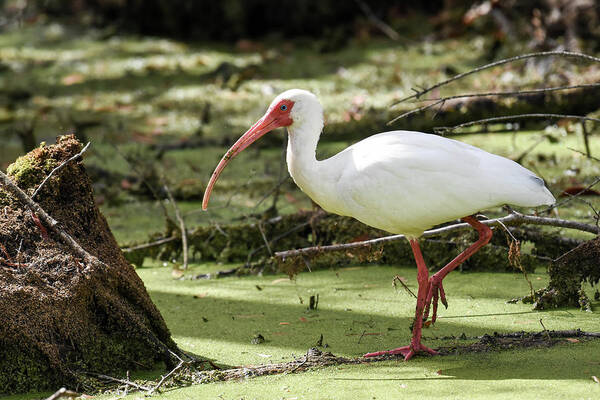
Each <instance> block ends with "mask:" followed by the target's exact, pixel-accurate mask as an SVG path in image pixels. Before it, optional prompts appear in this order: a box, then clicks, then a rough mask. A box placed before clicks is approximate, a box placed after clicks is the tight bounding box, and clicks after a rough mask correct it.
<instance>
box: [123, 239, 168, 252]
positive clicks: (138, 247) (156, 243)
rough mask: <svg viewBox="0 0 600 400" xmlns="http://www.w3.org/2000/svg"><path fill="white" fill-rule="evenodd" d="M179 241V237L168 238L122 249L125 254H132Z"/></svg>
mask: <svg viewBox="0 0 600 400" xmlns="http://www.w3.org/2000/svg"><path fill="white" fill-rule="evenodd" d="M177 239H178V237H177V236H170V237H167V238H162V239H158V240H156V241H154V242H149V243H142V244H138V245H136V246H132V247H125V248H122V249H121V251H122V252H124V253H131V252H132V251H136V250H143V249H147V248H150V247H155V246H160V245H162V244H165V243H170V242H172V241H174V240H177Z"/></svg>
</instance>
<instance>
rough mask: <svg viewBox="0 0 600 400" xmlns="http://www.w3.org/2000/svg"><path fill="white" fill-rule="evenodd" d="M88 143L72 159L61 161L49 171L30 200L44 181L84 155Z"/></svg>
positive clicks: (88, 145)
mask: <svg viewBox="0 0 600 400" xmlns="http://www.w3.org/2000/svg"><path fill="white" fill-rule="evenodd" d="M90 143H91V142H88V143H87V144H86V145H85V146H83V149H81V151H80V152H79V153H77V154H75V155H74V156H73V157H71V158H69V159H68V160H65V161H63V162H62V163H60V165H59V166H58V167H56V168H54V169H53V170H52V171H50V173H49V174H48V176H46V177H45V178H44V180H43V181H42V183H40V184H39V185H38V187H37V188H36V189H35V191H34V192H33V194H32V195H31V198H32V199H33V198H34V197H35V195H36V194H38V192H39V191H40V189H41V188H42V187H43V186H44V184H45V183H46V181H48V179H50V177H51V176H52V175H54V174H55V173H57V172H58V171H60V170H61V169H63V168H64V167H65V166H66V165H67V164H68V163H70V162H71V161H74V160H77V159H78V158H79V157H81V156H82V155H83V153H85V151H86V150H87V149H88V147H90Z"/></svg>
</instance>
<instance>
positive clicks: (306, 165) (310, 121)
mask: <svg viewBox="0 0 600 400" xmlns="http://www.w3.org/2000/svg"><path fill="white" fill-rule="evenodd" d="M322 130H323V113H322V111H321V112H317V113H314V114H313V115H311V118H307V119H306V120H304V121H301V123H295V124H294V125H292V126H291V127H289V128H288V147H287V164H288V171H289V172H290V175H291V176H292V178H293V179H294V182H296V184H297V185H298V186H299V187H300V189H302V191H304V192H305V193H306V194H308V195H309V196H310V197H311V198H313V199H314V200H315V201H317V202H318V200H317V199H316V198H315V196H316V195H317V194H318V190H319V187H320V183H322V182H321V181H322V180H321V179H320V176H319V175H320V174H319V166H320V165H319V164H320V161H318V160H317V158H316V150H317V143H318V142H319V136H320V135H321V131H322Z"/></svg>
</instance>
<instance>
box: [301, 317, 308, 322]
mask: <svg viewBox="0 0 600 400" xmlns="http://www.w3.org/2000/svg"><path fill="white" fill-rule="evenodd" d="M300 321H301V322H307V321H308V320H307V319H306V318H304V317H300Z"/></svg>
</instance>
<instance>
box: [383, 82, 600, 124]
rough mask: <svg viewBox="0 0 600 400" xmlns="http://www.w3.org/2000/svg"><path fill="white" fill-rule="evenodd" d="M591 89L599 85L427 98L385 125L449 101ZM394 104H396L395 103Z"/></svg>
mask: <svg viewBox="0 0 600 400" xmlns="http://www.w3.org/2000/svg"><path fill="white" fill-rule="evenodd" d="M593 87H600V83H590V84H582V85H569V86H554V87H549V88H540V89H526V90H513V91H508V92H486V93H467V94H458V95H454V96H446V97H439V98H428V99H423V100H420V101H433V103H431V104H428V105H425V106H421V107H419V108H416V109H414V110H411V111H407V112H405V113H403V114H400V115H399V116H397V117H396V118H394V119H392V120H391V121H389V122H388V123H387V125H392V124H393V123H395V122H396V121H398V120H400V119H402V118H406V117H408V116H409V115H413V114H416V113H419V112H421V111H425V110H428V109H430V108H433V107H435V106H437V105H440V108H441V107H443V106H444V104H445V103H446V102H447V101H450V100H456V99H466V98H473V97H492V96H497V97H510V96H532V95H536V94H540V93H547V92H556V91H560V90H569V89H589V88H593ZM396 104H398V103H396Z"/></svg>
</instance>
